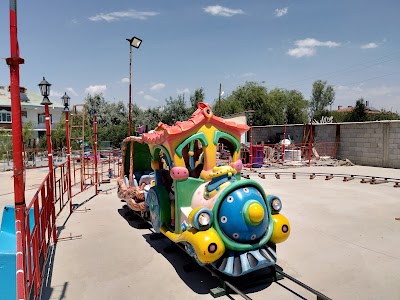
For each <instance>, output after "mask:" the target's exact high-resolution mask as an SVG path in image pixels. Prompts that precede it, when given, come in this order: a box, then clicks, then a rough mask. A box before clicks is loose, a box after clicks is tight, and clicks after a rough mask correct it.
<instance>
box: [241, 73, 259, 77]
mask: <svg viewBox="0 0 400 300" xmlns="http://www.w3.org/2000/svg"><path fill="white" fill-rule="evenodd" d="M254 76H256V74H255V73H252V72H247V73H243V74H240V75H239V77H240V78H243V77H254Z"/></svg>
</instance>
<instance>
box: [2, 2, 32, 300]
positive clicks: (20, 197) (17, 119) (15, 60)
mask: <svg viewBox="0 0 400 300" xmlns="http://www.w3.org/2000/svg"><path fill="white" fill-rule="evenodd" d="M10 52H11V57H9V58H7V59H6V62H7V64H8V65H9V66H10V93H11V115H12V125H11V132H12V141H13V177H14V204H15V230H16V281H17V284H16V295H17V298H18V299H25V298H26V295H27V293H26V260H25V259H26V255H25V253H26V246H25V244H26V240H25V230H26V229H25V225H26V224H25V209H26V207H25V184H24V166H23V160H22V152H23V137H22V118H21V101H20V85H19V65H20V64H23V63H24V60H23V59H22V58H20V57H19V48H18V35H17V1H16V0H10ZM28 226H29V225H28ZM28 230H29V228H28Z"/></svg>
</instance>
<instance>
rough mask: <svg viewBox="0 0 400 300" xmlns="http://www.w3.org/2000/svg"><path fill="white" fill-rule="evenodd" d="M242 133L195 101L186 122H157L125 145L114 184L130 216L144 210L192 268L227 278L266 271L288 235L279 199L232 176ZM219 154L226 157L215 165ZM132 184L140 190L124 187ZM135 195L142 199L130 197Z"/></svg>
mask: <svg viewBox="0 0 400 300" xmlns="http://www.w3.org/2000/svg"><path fill="white" fill-rule="evenodd" d="M248 129H249V128H248V126H247V125H245V124H236V123H234V122H230V121H226V120H224V119H223V118H220V117H217V116H215V115H214V114H213V112H212V110H211V108H210V106H209V105H208V104H205V103H199V104H198V109H197V110H196V111H195V112H194V113H193V114H192V116H191V117H190V119H189V120H188V121H183V122H176V124H175V125H173V126H169V125H166V124H163V123H161V122H160V123H159V125H158V126H157V128H156V129H155V130H153V131H151V132H148V133H144V134H143V135H142V136H141V137H129V138H127V139H125V145H124V149H123V150H124V151H123V160H124V161H123V164H124V168H122V169H123V170H122V173H121V176H120V178H119V180H118V183H119V188H118V195H119V196H120V198H122V199H124V200H125V201H126V202H127V204H128V206H129V207H130V208H131V209H133V210H137V211H142V212H143V211H148V212H149V219H150V221H151V224H152V226H153V228H154V230H155V231H156V232H158V233H162V234H164V235H165V236H167V237H168V238H169V239H170V240H171V241H173V242H175V243H181V244H182V245H184V248H185V250H186V252H187V253H188V254H189V255H191V256H192V257H194V258H195V260H196V261H197V262H198V263H199V264H200V265H205V264H208V265H211V266H213V267H214V268H215V269H217V270H219V271H220V272H222V273H224V274H227V275H229V276H241V275H244V274H246V273H249V272H252V271H255V270H258V269H261V268H266V267H271V266H274V265H275V263H276V260H277V255H276V244H277V243H281V242H284V241H285V240H286V239H287V238H288V236H289V234H290V225H289V222H288V220H287V219H286V218H285V217H284V216H283V215H282V214H281V213H280V211H281V208H282V203H281V200H280V199H279V197H277V196H274V195H270V194H266V193H265V191H264V190H263V188H262V187H261V185H260V184H259V183H258V182H256V181H254V180H252V179H242V178H241V176H240V172H241V170H242V167H243V166H242V161H241V159H240V136H241V135H242V134H244V133H245V132H246V131H247V130H248ZM222 148H224V149H229V152H230V158H229V160H228V161H226V162H225V163H218V161H219V160H218V158H217V153H218V150H219V149H222ZM139 159H140V160H141V161H140V162H139ZM135 166H137V167H138V168H135ZM151 172H154V173H153V174H151ZM142 176H145V177H144V178H145V179H147V183H143V180H141V179H142V178H141V177H142ZM146 176H147V177H146ZM149 178H150V181H149ZM134 179H136V182H142V185H140V184H138V186H135V187H132V182H134ZM138 193H143V194H144V197H141V198H140V199H138V198H136V197H135V195H136V194H138ZM142 198H144V199H145V200H144V201H142V200H141V199H142Z"/></svg>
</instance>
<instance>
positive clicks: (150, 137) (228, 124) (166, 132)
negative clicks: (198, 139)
mask: <svg viewBox="0 0 400 300" xmlns="http://www.w3.org/2000/svg"><path fill="white" fill-rule="evenodd" d="M205 123H211V124H213V125H214V126H215V127H217V128H221V129H223V130H224V131H226V132H228V133H229V132H230V133H233V134H236V135H239V136H240V135H242V134H243V133H245V132H246V131H247V130H249V126H247V125H246V124H237V123H235V122H232V121H226V120H224V119H223V118H220V117H217V116H214V113H213V111H212V110H211V107H210V105H209V104H207V103H203V102H200V103H199V104H198V108H197V110H196V111H195V112H194V113H193V114H192V115H191V117H190V119H189V120H188V121H182V122H176V123H175V125H174V126H169V125H167V124H164V123H162V122H160V123H159V124H158V126H157V128H156V129H155V131H153V132H148V133H144V134H143V136H142V137H143V141H144V142H145V143H147V144H162V143H163V142H164V141H165V140H166V139H168V138H174V137H176V136H177V135H178V134H181V133H184V132H187V131H190V130H192V129H193V128H194V127H196V126H201V125H203V124H205Z"/></svg>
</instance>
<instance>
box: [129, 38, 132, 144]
mask: <svg viewBox="0 0 400 300" xmlns="http://www.w3.org/2000/svg"><path fill="white" fill-rule="evenodd" d="M129 50H130V51H129V105H128V106H129V107H128V136H131V135H132V45H131V44H130V43H129Z"/></svg>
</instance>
